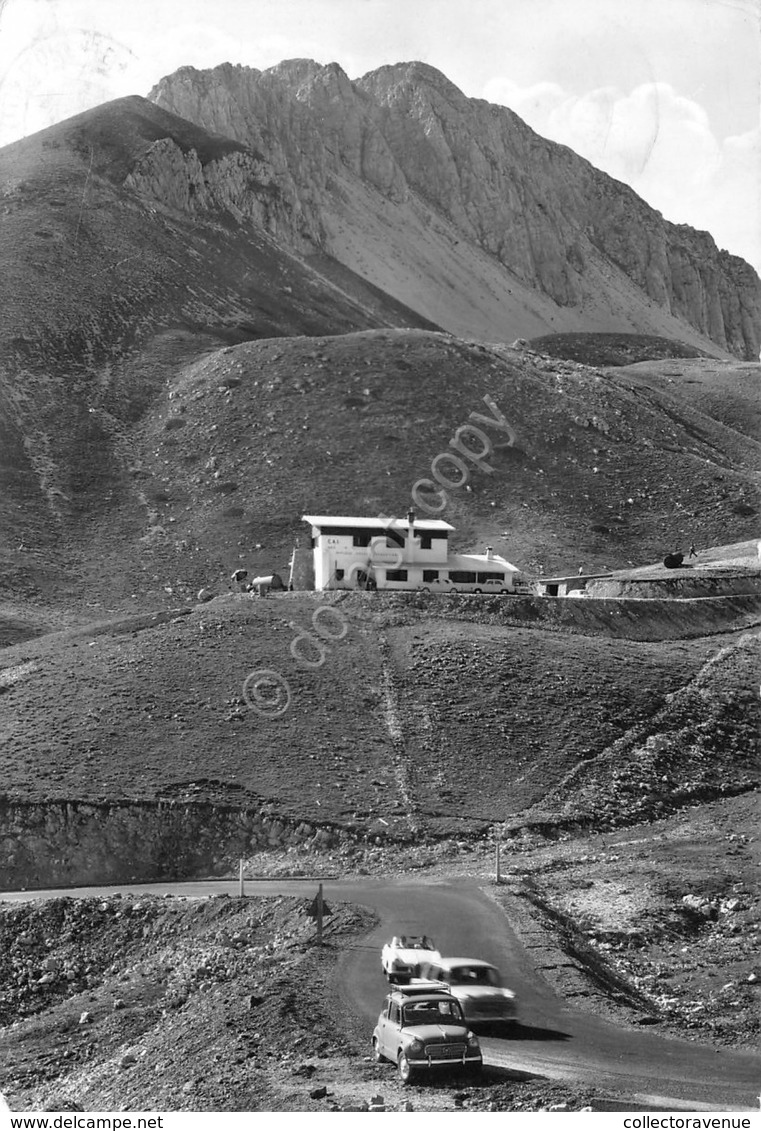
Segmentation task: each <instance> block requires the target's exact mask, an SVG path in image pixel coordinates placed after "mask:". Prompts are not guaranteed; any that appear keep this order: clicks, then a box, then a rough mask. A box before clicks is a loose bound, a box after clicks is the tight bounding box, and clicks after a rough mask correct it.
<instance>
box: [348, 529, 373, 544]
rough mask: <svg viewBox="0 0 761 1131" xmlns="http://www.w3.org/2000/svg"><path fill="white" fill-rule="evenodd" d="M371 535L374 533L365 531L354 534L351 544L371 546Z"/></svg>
mask: <svg viewBox="0 0 761 1131" xmlns="http://www.w3.org/2000/svg"><path fill="white" fill-rule="evenodd" d="M371 537H372V535H370V534H365V533H364V532H363V533H361V534H354V535H353V536H352V540H351V544H352V546H369V545H370V538H371Z"/></svg>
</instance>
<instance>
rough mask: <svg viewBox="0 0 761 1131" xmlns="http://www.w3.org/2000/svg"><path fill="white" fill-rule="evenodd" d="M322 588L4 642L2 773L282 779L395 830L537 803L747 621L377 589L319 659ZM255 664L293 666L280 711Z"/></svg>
mask: <svg viewBox="0 0 761 1131" xmlns="http://www.w3.org/2000/svg"><path fill="white" fill-rule="evenodd" d="M315 607H316V604H315V599H314V598H307V597H291V598H288V597H286V598H284V599H279V600H277V599H270V600H268V601H256V600H253V601H252V600H251V599H250V598H248V597H242V596H241V597H234V596H230V597H228V598H223V599H219V600H217V601H215V602H213V603H212V604H210V605H206V606H202V607H198V608H197V609H196V610H195V611H194V612H192V613H191V614H190V615H188V616H184V617H178V618H175V619H173V620H171V619H169V620H166V621H164V623H156V624H154V626H153V627H148V622H147V621H143V627H142V629H141V628H140V622H137V621H130V620H129V619H127V620H125V621H123V622H122V623H121V625H119V624H117V625H114V626H111V630H110V631H108V630H107V627H105V626H104V630H103V631H101V632H100V633H98V634H96V633H92V634H88V633H86V632H84V631H82V630H79V631H77V632H72V631H70V632H68V633H64V634H60V635H49V636H47V637H43V638H41V639H39V640H37V641H29V642H27V643H25V644H23V645H16V646H15V647H14V648H12V649H8V650H7V651H6V652H5V653H4V660H5V663H6V665H7V666H6V667H5V668H4V682H5V684H6V691H5V694H4V695H3V707H4V738H5V741H4V743H3V748H2V755H0V758H1V762H0V779H2V781H3V783H4V785H5V786H6V788H7V789H8V790H9V791H10V793H11V794H12V795H13V796H18V797H21V796H23V797H31V798H35V799H43V798H46V797H59V798H67V797H80V798H89V799H95V798H102V799H107V798H116V797H133V798H146V799H148V798H155V797H157V796H174V797H178V798H181V797H185V796H192V797H194V798H203V797H208V796H222V797H226V798H227V799H234V800H236V801H239V800H249V801H251V802H256V801H257V799H259V798H266V799H267V800H270V801H273V802H274V803H275V806H276V808H277V809H278V811H280V812H281V813H283V814H288V815H290V816H295V817H299V818H302V817H303V818H306V819H310V820H313V821H317V822H319V821H321V820H322V821H325V820H328V821H331V822H332V821H337V822H339V823H340V824H343V825H349V826H352V825H354V826H356V827H357V828H358V829H360V830H362V831H367V830H368V829H370V830H372V831H380V829H381V828H382V827H383V826H382V825H381V824H379V823H378V818H380V817H382V818H383V819H384V820H385V821H387V822H388V823H389V824H388V825H387V826H385V827H387V828H389V830H390V831H392V832H394V833H397V834H399V835H403V834H409V833H410V832H411V831H414V830H420V831H422V832H431V831H439V832H441V831H446V830H448V831H456V830H458V829H461V830H467V829H468V828H475V827H480V826H482V825H484V824H486V823H488V822H490V821H494V820H499V819H503V818H505V817H506V816H508V815H518V814H521V813H523V812H524V811H525V810H526V809H527V808H529V807H531V806H536V805H541V803H543V802H544V801H545V800H546V798H547V796H548V794H549V795H550V797H551V791H552V790H553V789H554V788H555V787H558V786H559V783H561V782H563V781H564V780H565V779H566V775H568V774H569V773H574V772H577V771H578V768H579V766H581V767H582V778H583V779H584V780H586V779H585V777H584V775H585V773H586V771H584V770H583V767H586V766H587V765H589V766H593V767H599V766H602V767H603V770H604V772H603V771H600V773H602V775H603V779H604V781H597V782H596V783H595V788H596V789H597V790H598V791H600V793H601V795H604V794H605V788H604V785H605V782H607V781H608V780H609V777H610V774H611V773H613V769H615V767H616V765H617V763H618V761H620V757H621V755H620V754H618V755H615V751H616V750H618V749H619V747H620V743H621V742H623V743H624V744H626V742H627V741H629V739H628V737H627V736H630V735H632V734H636V735H638V736H646V735H647V734H649V733H650V732H651V730H654V731H655V732H658V733H660V732H661V731H664V730H666V731H667V730H669V728H672V727H673V725H674V724H673V719H672V716H673V713H674V708H673V706H672V707H669V705H668V704H669V703H670V702H672V700H670V699H669V696H677V697H679V696H687V698H689V696H690V695H691V694H693V692H692V691H684V690H683V689H684V688H685V687H692V686H693V685H694V681H695V680H696V679H697V678H698V677H699V674H700V673H701V671H702V670H703V669H704V667H705V665H706V663H707V662H708V661H709V660H711V658H712V657H713V656H715V654H716V653H717V652H718V650H719V648H720V647H721V645H722V643H724V642H725V641H726V640H731V639H733V638H732V637H728V638H723V637H718V638H700V637H699V638H696V639H683V640H675V641H668V640H665V641H663V640H661V641H651V642H647V641H641V640H640V641H637V640H631V639H611V638H610V637H607V636H604V635H580V634H578V633H567V632H566V633H562V632H557V631H549V630H547V629H545V628H540V627H534V628H528V627H526V628H521V627H517V626H512V627H506V626H499V625H498V624H496V623H482V624H474V623H472V622H470V621H469V620H466V619H453V618H452V617H451V616H447V615H445V614H444V613H443V612H442V616H441V617H437V616H436V614H435V611H434V606H432V605H430V604H429V606H428V608H427V609H420V610H415V609H414V608H412V607H411V608H410V609H408V610H407V612H405V611H404V610H401V609H400V608H397V609H396V610H391V609H389V607H388V606H386V605H384V604H382V603H374V602H372V601H370V600H366V601H364V602H356V603H352V602H347V603H345V612H346V616H347V619H348V623H349V632H348V633H347V635H346V637H345V638H344V639H343V640H341V641H340V642H338V643H335V644H333V645H332V646H330V648H329V650H328V652H327V658H326V661H325V663H324V664H323V665H322V666H321V667H319V668H315V669H307V668H305V667H304V666H303V665H302V666H299V665H297V664H296V663H295V662H294V660H293V658H292V656H291V654H290V651H289V646H290V643H291V641H292V640H293V639H294V637H295V636H296V634H297V630H296V628H295V627H293V626H296V625H299V626H303V627H308V626H309V621H310V616H311V614H312V613H313V611H314V609H315ZM342 607H343V606H342ZM259 669H274V670H276V671H278V672H280V673H281V674H282V676H283V677H284V678H285V679H287V680H288V682H289V684H290V688H291V692H292V702H291V706H290V709H289V710H288V711H287V712H286V713H285V715H284V716H283V717H282V718H278V719H266V718H264V717H262V716H261V715H259V714H257V713H255V712H254V711H252V710H250V709H249V708H248V707H247V706H246V701H245V698H244V697H243V683H244V681H245V680H246V677H247V676H248V675H249V673H250V672H252V671H255V670H259ZM716 670H720V669H719V668H717V669H716ZM721 670H723V669H721ZM745 675H747V672H746V673H745ZM701 678H702V677H701ZM722 686H723V689H724V692H725V696H726V697H727V699H728V701H731V703H732V704H735V706H733V707H732V708H731V709H729V708H727V710H725V711H724V712H723V713H722V717H721V719H718V718H717V720H714V721H717V722H718V723H720V725H721V726H725V725H726V726H727V727H729V730H730V731H731V732H732V733H734V732H735V731H737V734H738V736H739V737H738V743H739V746H740V747H742V749H743V751H744V750H745V747H746V745H747V740H748V735H747V734H746V733H745V731H744V730H743V729H742V725H741V720H740V719H739V717H738V718H734V716H733V715H732V711H734V710H735V707H736V706H737V704H739V703H740V698H741V696H742V694H743V693H744V687H745V686H747V684H746V682H745V676H744V675H743V673H742V672H739V673H738V672H735V673H734V675H733V678H732V679H729V678H727V680H725V682H724V684H723V685H722ZM735 701H736V702H735ZM680 702H681V700H680ZM740 705H741V704H740ZM725 716H726V717H725ZM680 717H681V716H680ZM653 720H655V722H653ZM664 720H665V721H664ZM709 722H710V720H709ZM696 725H697V724H696ZM738 728H739V729H738ZM709 729H710V727H709ZM711 733H713V731H711ZM718 733H720V732H719V731H717V734H718ZM616 744H618V745H616ZM621 749H623V748H621ZM627 749H628V748H627ZM610 751H613V754H609V753H608V752H610ZM614 755H615V756H614ZM625 756H626V757H628V755H625ZM743 757H745V754H743ZM606 758H608V759H609V762H610V765H608V762H605V759H606ZM595 759H603V761H602V762H599V761H598V762H596V761H594V760H595ZM606 767H607V768H606ZM611 767H612V768H611ZM722 772H726V773H727V774H728V775H729V776H728V780H729V778H730V777H731V766H730V762H729V761H727V759H724V760H723V761H722ZM606 775H607V776H606ZM588 776H589V775H588V774H586V777H588ZM563 789H565V787H563ZM582 801H583V798H582ZM582 808H583V805H582Z"/></svg>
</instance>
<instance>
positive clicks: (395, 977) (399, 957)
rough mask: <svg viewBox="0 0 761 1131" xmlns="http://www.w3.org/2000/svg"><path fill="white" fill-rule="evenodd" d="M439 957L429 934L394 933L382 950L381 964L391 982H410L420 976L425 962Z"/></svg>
mask: <svg viewBox="0 0 761 1131" xmlns="http://www.w3.org/2000/svg"><path fill="white" fill-rule="evenodd" d="M439 957H440V955H439V952H438V951H437V949H436V946H435V943H434V941H433V939H429V938H428V936H427V935H394V937H393V938H392V940H391V942H387V943H386V945H385V946H384V947H383V950H382V951H381V966H382V967H383V973H384V974H385V975H386V977H387V978H388V980H389V982H408V981H409V980H410V978H415V977H418V976H419V974H420V968H421V965H422V964H423V962H432V961H433V960H434V959H436V958H439Z"/></svg>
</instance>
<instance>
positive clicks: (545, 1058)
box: [0, 877, 761, 1111]
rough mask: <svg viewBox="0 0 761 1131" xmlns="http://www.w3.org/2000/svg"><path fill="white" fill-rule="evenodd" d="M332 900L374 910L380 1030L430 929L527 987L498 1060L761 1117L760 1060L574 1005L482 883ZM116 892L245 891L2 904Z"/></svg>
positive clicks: (404, 883) (77, 892)
mask: <svg viewBox="0 0 761 1131" xmlns="http://www.w3.org/2000/svg"><path fill="white" fill-rule="evenodd" d="M323 886H324V893H325V898H326V900H328V901H329V902H330V901H331V900H349V901H351V902H354V903H362V904H365V905H366V906H368V907H371V908H372V909H373V910H374V911H375V912H376V914H377V915H378V916H379V919H380V923H379V925H378V927H377V928H376V929H375V930H374V931H373V932H372V933H371V934H370V935H369V936H368V937H367V938H366V939H364V940H363V941H362V942H361V943H360V944H358V945H357V946H355V947H354V948H352V949H351V950H349V951H347V952H346V954H345V955H343V956H342V958H341V959H340V961H339V975H340V981H341V984H342V985H343V986H344V987H345V993H346V996H347V999H348V1002H347V1004H350V1005H351V1007H352V1008H353V1009H354V1010H355V1011H358V1012H359V1013H360V1015H361V1016H362V1017H363V1018H365V1019H366V1020H367V1024H368V1048H369V1033H370V1031H371V1029H372V1026H373V1025H374V1023H375V1020H376V1018H377V1016H378V1011H379V1007H380V1003H381V1002H382V1000H383V996H384V994H385V993H386V992H387V987H386V983H385V979H384V978H383V976H382V974H381V969H380V949H381V946H382V945H383V943H384V942H385V941H386V940H387V939H388V938H389V937H390V936H391V935H392V934H417V933H419V934H423V933H425V934H428V935H431V936H433V938H434V939H436V941H437V943H438V944H439V946H441V947H443V948H444V949H445V950H446V951H447V952H448V953H449V954H462V955H469V956H474V957H478V958H484V959H486V960H487V961H489V962H493V963H494V964H495V966H497V967H499V969H500V970H501V971H502V973H503V975H504V979H505V982H506V984H507V985H509V986H510V988H511V989H513V990H514V991H515V992H516V995H517V1000H518V1003H519V1010H518V1013H519V1018H520V1025H519V1026H517V1027H516V1028H514V1029H512V1030H509V1031H508V1033H506V1034H505V1035H504V1036H503V1035H500V1036H491V1035H489V1036H484V1037H483V1039H482V1045H483V1048H484V1052H485V1056H486V1060H487V1063H490V1064H493V1065H498V1066H501V1067H503V1068H505V1069H506V1070H510V1071H512V1072H516V1071H517V1072H521V1073H526V1074H537V1075H542V1076H549V1077H552V1078H554V1079H563V1080H569V1081H574V1082H579V1083H586V1084H589V1085H593V1086H595V1087H597V1088H600V1089H602V1090H610V1091H614V1092H616V1093H622V1094H625V1095H626V1096H628V1097H630V1098H631V1101H632V1106H640V1105H646V1106H657V1107H659V1108H663V1109H666V1110H711V1109H715V1110H719V1111H723V1110H743V1111H748V1110H758V1102H759V1101H758V1096H759V1091H761V1072H760V1071H759V1061H758V1057H757V1056H756V1055H755V1054H752V1053H743V1052H729V1051H725V1050H716V1049H712V1048H708V1047H706V1046H704V1045H698V1044H695V1043H694V1042H691V1041H680V1040H675V1039H669V1038H665V1037H661V1036H659V1035H657V1034H656V1033H655V1032H653V1031H652V1030H651V1029H642V1030H640V1029H628V1028H627V1029H624V1028H619V1027H618V1026H616V1025H613V1024H611V1023H610V1022H607V1021H604V1020H602V1019H601V1018H597V1017H596V1016H595V1015H594V1014H592V1013H589V1012H583V1011H581V1010H575V1009H573V1008H572V1007H570V1006H569V1005H568V1004H567V1003H566V1001H565V1000H564V999H562V998H561V997H559V996H558V995H557V994H555V993H554V992H553V991H552V989H551V988H550V987H549V985H548V984H547V983H546V982H545V981H544V979H543V978H542V977H541V975H540V974H538V973H537V971H536V970H535V968H534V966H533V963H532V960H531V956H530V953H529V952H528V951H527V950H526V949H525V948H524V947H523V946H522V945H521V943H520V942H519V941H518V939H517V938H516V936H515V935H514V934H513V932H512V930H511V928H510V925H509V923H508V921H507V919H506V918H505V915H504V913H503V911H502V910H501V909H500V908H499V907H498V906H497V904H496V903H495V902H494V901H493V900H491V899H490V898H489V896H488V894H486V893H485V892H484V891H483V890H481V888H480V887H479V886H478V884H477V883H476V882H475V881H473V880H458V881H451V882H442V883H426V882H421V881H420V880H419V879H417V878H416V879H415V880H414V881H412V880H407V879H378V878H370V877H363V878H361V879H355V880H331V879H328V880H325V881H324V883H323ZM316 890H317V880H316V879H315V880H279V879H278V880H262V881H248V882H247V883H246V892H247V894H250V895H253V894H275V893H277V894H282V895H299V896H303V895H314V894H315V892H316ZM115 891H123V892H127V891H131V892H135V893H138V892H151V893H154V894H155V893H157V892H158V893H160V892H172V893H173V894H176V895H185V896H189V897H194V896H207V895H213V894H220V893H223V892H227V893H229V894H230V895H236V894H237V893H238V884H237V883H236V882H230V881H210V882H193V883H182V884H181V883H168V884H133V885H126V886H123V887H114V886H109V887H100V888H69V889H66V890H65V891H62V890H51V891H44V892H13V893H0V899H2V900H28V899H31V898H51V897H55V896H61V895H64V894H65V895H73V896H93V895H98V896H100V895H105V894H108V893H113V892H115Z"/></svg>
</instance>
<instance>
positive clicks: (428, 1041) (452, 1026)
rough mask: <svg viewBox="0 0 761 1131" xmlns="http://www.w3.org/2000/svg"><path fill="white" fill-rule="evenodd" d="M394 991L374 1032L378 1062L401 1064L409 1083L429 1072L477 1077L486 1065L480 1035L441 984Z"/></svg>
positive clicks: (401, 1073) (405, 1081)
mask: <svg viewBox="0 0 761 1131" xmlns="http://www.w3.org/2000/svg"><path fill="white" fill-rule="evenodd" d="M421 985H422V984H421V983H418V985H410V986H404V987H399V988H397V989H394V990H392V991H391V993H390V994H388V996H387V997H386V1000H385V1001H384V1003H383V1009H382V1011H381V1014H380V1017H379V1018H378V1023H377V1025H376V1026H375V1029H374V1031H373V1059H374V1060H375V1062H376V1063H378V1064H379V1063H381V1062H383V1061H386V1060H390V1061H391V1062H392V1063H393V1064H395V1065H396V1067H397V1071H398V1073H399V1078H400V1080H401V1081H402V1083H403V1084H411V1083H413V1082H414V1081H415V1080H417V1079H419V1078H420V1077H421V1075H424V1074H427V1073H436V1072H441V1073H449V1074H457V1075H461V1074H462V1073H467V1074H469V1075H477V1074H478V1073H480V1071H481V1068H482V1066H483V1056H482V1053H481V1046H480V1044H479V1040H478V1037H477V1036H476V1034H475V1033H473V1032H472V1031H471V1030H470V1029H469V1028H468V1025H467V1022H466V1021H465V1018H464V1016H463V1012H462V1008H461V1006H460V1003H459V1002H458V1001H457V999H456V998H455V997H453V996H452V994H450V993H447V991H446V990H445V989H443V988H442V987H440V986H433V987H431V986H430V985H426V986H425V987H424V988H421Z"/></svg>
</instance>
